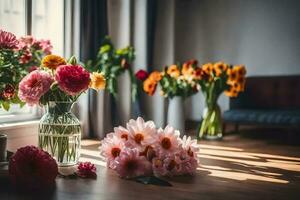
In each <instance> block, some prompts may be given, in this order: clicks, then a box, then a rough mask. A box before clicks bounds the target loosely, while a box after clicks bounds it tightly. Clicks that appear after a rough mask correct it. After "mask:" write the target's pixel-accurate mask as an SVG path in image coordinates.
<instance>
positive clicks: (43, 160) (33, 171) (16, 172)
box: [9, 146, 58, 189]
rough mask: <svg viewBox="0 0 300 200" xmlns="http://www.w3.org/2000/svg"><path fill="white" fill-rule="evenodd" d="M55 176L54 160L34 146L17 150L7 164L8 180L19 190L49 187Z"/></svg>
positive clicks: (56, 170) (56, 172)
mask: <svg viewBox="0 0 300 200" xmlns="http://www.w3.org/2000/svg"><path fill="white" fill-rule="evenodd" d="M57 174H58V168H57V164H56V162H55V160H54V159H53V158H52V157H51V156H50V155H49V154H48V153H47V152H45V151H43V150H41V149H39V148H37V147H35V146H26V147H22V148H20V149H18V150H17V152H16V153H15V154H14V155H13V156H12V157H11V159H10V162H9V176H10V179H11V180H12V182H13V183H14V184H16V185H17V186H19V187H21V188H24V187H25V188H28V189H39V188H44V187H47V186H51V185H53V184H54V182H55V178H56V176H57Z"/></svg>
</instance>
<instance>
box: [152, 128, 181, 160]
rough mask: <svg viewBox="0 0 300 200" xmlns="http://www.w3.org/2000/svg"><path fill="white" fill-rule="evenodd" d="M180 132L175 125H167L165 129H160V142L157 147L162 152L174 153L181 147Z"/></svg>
mask: <svg viewBox="0 0 300 200" xmlns="http://www.w3.org/2000/svg"><path fill="white" fill-rule="evenodd" d="M179 135H180V133H179V131H178V130H175V129H174V128H173V127H171V126H169V125H167V126H166V127H165V129H164V130H163V129H159V130H158V142H157V143H156V145H155V146H156V149H157V150H158V152H159V153H162V154H174V153H176V152H177V151H179V148H180V145H181V144H180V137H179Z"/></svg>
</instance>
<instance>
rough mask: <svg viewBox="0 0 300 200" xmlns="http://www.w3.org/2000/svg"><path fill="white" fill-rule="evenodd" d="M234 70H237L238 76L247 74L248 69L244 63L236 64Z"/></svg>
mask: <svg viewBox="0 0 300 200" xmlns="http://www.w3.org/2000/svg"><path fill="white" fill-rule="evenodd" d="M233 70H234V71H236V72H237V74H238V76H245V75H246V73H247V71H246V68H245V66H244V65H236V66H234V67H233Z"/></svg>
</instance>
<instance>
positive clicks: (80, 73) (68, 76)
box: [55, 65, 90, 96]
mask: <svg viewBox="0 0 300 200" xmlns="http://www.w3.org/2000/svg"><path fill="white" fill-rule="evenodd" d="M55 80H56V81H57V82H58V85H59V88H60V89H61V90H62V91H64V92H66V93H67V94H68V95H72V96H74V95H77V94H79V93H81V92H83V91H85V90H87V89H88V87H89V84H90V73H89V72H88V71H87V70H85V69H84V68H83V67H82V66H80V65H61V66H59V67H58V68H57V69H56V75H55Z"/></svg>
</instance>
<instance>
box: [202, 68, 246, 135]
mask: <svg viewBox="0 0 300 200" xmlns="http://www.w3.org/2000/svg"><path fill="white" fill-rule="evenodd" d="M200 69H201V78H200V79H199V82H198V83H199V84H200V86H201V90H202V92H203V95H204V97H205V109H204V112H203V121H202V124H201V127H200V131H199V138H208V139H217V138H221V137H222V128H221V125H222V119H221V111H220V107H219V106H218V103H217V101H218V98H219V96H220V95H221V94H222V93H223V92H225V95H227V96H228V97H237V96H238V94H239V93H240V92H243V91H244V88H245V83H246V79H245V75H246V69H245V67H244V66H243V65H235V66H231V65H228V64H226V63H224V62H217V63H214V64H213V63H207V64H204V65H203V66H202V67H201V68H200Z"/></svg>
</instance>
